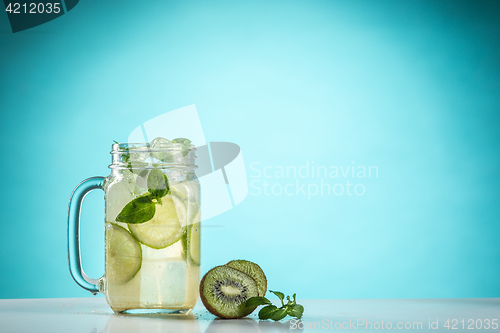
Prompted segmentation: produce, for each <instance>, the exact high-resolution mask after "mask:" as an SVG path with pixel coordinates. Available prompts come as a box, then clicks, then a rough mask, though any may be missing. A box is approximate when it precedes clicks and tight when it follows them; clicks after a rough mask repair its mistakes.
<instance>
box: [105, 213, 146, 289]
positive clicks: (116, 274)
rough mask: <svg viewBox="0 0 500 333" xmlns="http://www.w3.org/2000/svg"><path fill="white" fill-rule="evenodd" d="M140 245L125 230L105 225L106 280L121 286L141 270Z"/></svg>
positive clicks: (110, 224)
mask: <svg viewBox="0 0 500 333" xmlns="http://www.w3.org/2000/svg"><path fill="white" fill-rule="evenodd" d="M141 261H142V251H141V245H140V244H139V243H138V242H137V240H135V238H134V237H133V236H132V235H131V234H130V232H128V231H127V230H126V229H125V228H122V227H120V226H119V225H117V224H114V223H109V222H108V223H106V278H107V279H109V281H111V282H112V283H117V284H123V283H125V282H128V281H130V280H132V278H133V277H134V276H135V275H136V274H137V272H138V271H139V269H141Z"/></svg>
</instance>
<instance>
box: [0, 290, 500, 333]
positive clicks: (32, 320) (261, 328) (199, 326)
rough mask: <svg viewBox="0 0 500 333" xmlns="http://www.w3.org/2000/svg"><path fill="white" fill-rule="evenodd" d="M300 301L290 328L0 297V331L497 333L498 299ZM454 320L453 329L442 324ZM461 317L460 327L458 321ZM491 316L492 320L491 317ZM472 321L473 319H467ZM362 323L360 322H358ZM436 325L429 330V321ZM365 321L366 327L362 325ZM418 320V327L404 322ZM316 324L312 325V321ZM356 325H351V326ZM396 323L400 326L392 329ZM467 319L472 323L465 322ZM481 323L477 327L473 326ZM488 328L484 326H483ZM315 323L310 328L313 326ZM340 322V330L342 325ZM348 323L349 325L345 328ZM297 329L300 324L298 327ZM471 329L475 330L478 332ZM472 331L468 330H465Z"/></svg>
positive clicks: (99, 301)
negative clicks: (296, 322)
mask: <svg viewBox="0 0 500 333" xmlns="http://www.w3.org/2000/svg"><path fill="white" fill-rule="evenodd" d="M298 302H299V303H301V304H302V305H304V308H305V312H304V317H303V322H302V324H301V325H304V328H303V329H298V328H297V329H291V323H290V321H289V320H282V321H281V322H277V323H274V322H271V321H259V320H258V317H257V311H255V313H253V314H252V315H250V316H249V318H247V319H239V320H214V319H216V318H215V316H213V315H211V314H210V313H208V312H207V311H206V310H205V309H204V308H203V305H201V304H199V305H198V306H197V307H196V308H195V309H194V310H193V312H192V314H189V315H187V316H186V315H184V316H177V317H176V316H173V317H172V316H171V315H170V316H165V315H149V316H145V315H140V316H139V315H118V314H113V311H111V309H110V308H109V307H108V305H107V304H106V301H105V299H104V298H102V297H92V298H53V299H3V300H0V332H2V333H10V332H53V333H58V332H64V333H67V332H71V333H77V332H85V333H98V332H99V333H101V332H106V333H115V332H116V333H128V332H134V333H160V332H162V333H164V332H175V333H182V332H195V333H198V332H199V333H205V332H206V333H215V332H227V333H232V332H288V331H290V332H300V331H330V332H333V331H337V332H341V331H344V332H346V331H370V332H376V331H380V330H382V328H381V327H380V326H379V327H378V329H377V328H376V327H377V325H381V326H383V327H384V328H383V329H384V331H387V330H388V328H389V327H390V326H389V325H391V326H392V330H395V332H396V331H401V332H403V331H412V332H414V331H421V332H423V331H433V332H436V331H440V332H442V331H447V332H457V331H468V332H471V330H472V329H471V328H468V327H474V330H473V331H476V332H477V331H479V332H485V333H488V332H500V327H497V328H496V329H494V327H493V326H495V325H493V326H492V325H491V324H492V323H494V322H497V323H498V325H499V326H500V298H488V299H419V300H410V299H408V300H298ZM453 319H456V320H457V325H456V326H455V327H456V329H454V330H453V329H451V328H446V327H445V326H444V325H445V324H446V321H447V320H450V322H449V324H450V326H452V325H453V323H454V322H453ZM462 319H464V324H465V329H463V328H462V325H463V324H462V322H461V320H462ZM493 319H496V321H493ZM470 320H473V321H470ZM361 321H362V322H361ZM436 321H437V325H438V329H429V322H431V323H433V325H434V326H435V325H436ZM367 322H370V324H371V325H372V326H371V327H370V324H367ZM414 322H415V323H418V322H421V323H422V328H419V327H418V324H416V325H417V326H415V327H416V329H413V328H411V329H405V328H404V325H406V326H407V327H408V325H410V326H412V325H413V323H414ZM315 323H316V324H315ZM358 323H359V324H360V325H359V326H357V324H358ZM398 323H399V327H401V329H398V328H397V326H398ZM471 323H473V324H472V325H470V324H471ZM481 323H482V326H483V327H482V328H481V329H478V328H477V327H476V324H477V325H478V326H479V325H480V324H481ZM488 323H489V326H490V328H489V329H486V328H485V326H488ZM314 325H315V326H314ZM366 325H368V326H366ZM342 326H343V327H344V328H342ZM348 326H349V327H348ZM300 327H302V326H300ZM479 332H477V333H479ZM471 333H472V332H471Z"/></svg>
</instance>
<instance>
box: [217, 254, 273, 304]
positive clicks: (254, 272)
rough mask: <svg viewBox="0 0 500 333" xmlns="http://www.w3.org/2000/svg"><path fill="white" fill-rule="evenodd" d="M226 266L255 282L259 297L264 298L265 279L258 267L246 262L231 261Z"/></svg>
mask: <svg viewBox="0 0 500 333" xmlns="http://www.w3.org/2000/svg"><path fill="white" fill-rule="evenodd" d="M226 266H229V267H232V268H236V269H237V270H239V271H242V272H243V273H245V274H247V275H250V276H251V277H252V278H253V279H254V280H255V282H257V288H258V290H259V296H261V297H264V296H265V295H266V290H267V278H266V275H265V274H264V271H263V270H262V268H260V266H259V265H257V264H256V263H253V262H251V261H248V260H232V261H230V262H228V263H227V264H226Z"/></svg>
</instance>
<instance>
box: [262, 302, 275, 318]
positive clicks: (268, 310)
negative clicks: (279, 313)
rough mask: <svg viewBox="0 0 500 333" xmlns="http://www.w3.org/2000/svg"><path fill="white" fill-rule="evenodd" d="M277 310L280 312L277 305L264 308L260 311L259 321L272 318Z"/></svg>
mask: <svg viewBox="0 0 500 333" xmlns="http://www.w3.org/2000/svg"><path fill="white" fill-rule="evenodd" d="M276 310H278V308H277V307H276V306H275V305H268V306H265V307H263V308H262V309H260V311H259V319H261V320H266V319H269V318H271V316H272V315H273V313H274V312H275V311H276Z"/></svg>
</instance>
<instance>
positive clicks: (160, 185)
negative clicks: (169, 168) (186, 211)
mask: <svg viewBox="0 0 500 333" xmlns="http://www.w3.org/2000/svg"><path fill="white" fill-rule="evenodd" d="M147 183H148V191H149V193H151V195H152V196H154V197H155V198H157V199H160V198H162V197H164V196H166V195H167V194H168V191H169V190H170V187H169V185H168V178H167V176H166V175H165V174H164V173H163V172H162V171H161V170H160V169H153V170H151V171H150V172H149V175H148V181H147Z"/></svg>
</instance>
